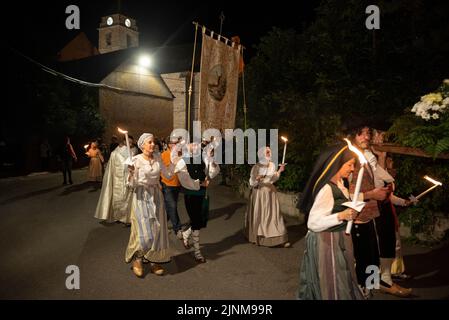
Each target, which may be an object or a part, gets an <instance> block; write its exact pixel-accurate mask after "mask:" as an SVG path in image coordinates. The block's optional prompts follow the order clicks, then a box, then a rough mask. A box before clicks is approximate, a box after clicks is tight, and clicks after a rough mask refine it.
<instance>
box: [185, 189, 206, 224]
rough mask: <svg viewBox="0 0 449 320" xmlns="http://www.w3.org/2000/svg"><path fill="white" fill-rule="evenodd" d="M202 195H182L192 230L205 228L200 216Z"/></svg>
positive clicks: (204, 222)
mask: <svg viewBox="0 0 449 320" xmlns="http://www.w3.org/2000/svg"><path fill="white" fill-rule="evenodd" d="M203 200H204V195H189V194H185V195H184V202H185V205H186V210H187V213H188V214H189V218H190V224H191V226H192V230H200V229H201V228H204V227H205V226H206V221H204V219H203V216H202V209H203Z"/></svg>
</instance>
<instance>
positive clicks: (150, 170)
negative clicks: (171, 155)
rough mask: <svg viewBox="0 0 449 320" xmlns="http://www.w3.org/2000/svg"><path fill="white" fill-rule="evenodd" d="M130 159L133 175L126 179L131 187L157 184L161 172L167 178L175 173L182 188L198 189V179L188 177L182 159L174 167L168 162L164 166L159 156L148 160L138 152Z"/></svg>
mask: <svg viewBox="0 0 449 320" xmlns="http://www.w3.org/2000/svg"><path fill="white" fill-rule="evenodd" d="M132 161H133V164H134V168H135V169H134V175H132V176H131V177H129V179H128V185H130V186H131V187H138V186H143V187H146V186H153V185H159V179H160V175H161V173H162V174H163V175H164V176H165V177H166V178H167V179H170V178H171V177H172V176H173V175H174V174H175V173H176V174H177V175H178V178H179V182H180V183H181V185H182V186H183V187H184V188H186V189H191V190H199V189H200V182H199V180H193V179H192V178H190V175H189V174H188V171H187V167H186V165H185V163H184V161H183V160H179V161H178V163H177V164H176V167H175V166H174V165H173V164H170V166H169V167H168V168H167V167H165V166H164V164H163V163H162V161H161V159H160V158H159V157H155V158H154V159H152V160H150V161H148V160H146V159H145V158H144V157H143V154H139V155H137V156H134V157H133V159H132Z"/></svg>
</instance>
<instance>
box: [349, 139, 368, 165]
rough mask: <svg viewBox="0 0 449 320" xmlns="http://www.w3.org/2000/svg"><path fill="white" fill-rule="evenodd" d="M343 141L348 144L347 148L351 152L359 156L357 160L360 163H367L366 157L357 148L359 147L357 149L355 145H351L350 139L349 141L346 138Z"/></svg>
mask: <svg viewBox="0 0 449 320" xmlns="http://www.w3.org/2000/svg"><path fill="white" fill-rule="evenodd" d="M344 140H345V141H346V143H347V144H348V148H349V150H351V151H352V152H354V153H355V154H356V155H357V156H358V157H359V161H360V164H362V165H363V164H366V163H368V161H367V160H366V158H365V156H364V155H363V153H362V152H361V151H360V150H359V149H357V148H356V147H354V146H353V145H352V143H351V141H349V140H348V139H346V138H345V139H344Z"/></svg>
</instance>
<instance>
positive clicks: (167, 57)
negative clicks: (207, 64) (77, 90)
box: [58, 44, 200, 83]
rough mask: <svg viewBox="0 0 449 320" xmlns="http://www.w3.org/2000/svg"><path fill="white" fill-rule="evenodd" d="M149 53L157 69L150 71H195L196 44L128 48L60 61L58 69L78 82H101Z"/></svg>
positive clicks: (196, 64)
mask: <svg viewBox="0 0 449 320" xmlns="http://www.w3.org/2000/svg"><path fill="white" fill-rule="evenodd" d="M199 52H200V50H196V53H197V54H196V56H197V57H196V58H195V68H194V71H195V72H197V71H199V66H200V54H198V53H199ZM141 54H148V55H150V56H151V57H152V60H153V64H154V66H153V67H151V70H152V71H153V72H155V73H158V74H165V73H174V72H184V71H190V70H191V68H192V54H193V44H191V45H178V46H170V47H157V48H148V49H147V48H142V47H138V48H128V49H124V50H118V51H113V52H109V53H104V54H99V55H95V56H91V57H88V58H84V59H79V60H75V61H68V62H60V63H59V64H58V70H59V71H61V72H63V73H65V74H67V75H69V76H71V77H74V78H77V79H80V80H84V81H88V82H94V83H99V82H101V81H102V80H103V79H104V78H106V77H107V76H108V75H109V74H110V73H111V72H113V71H114V70H116V69H117V68H118V67H119V66H120V65H122V64H123V63H124V62H126V61H128V60H129V61H132V59H136V60H137V59H138V57H139V55H141Z"/></svg>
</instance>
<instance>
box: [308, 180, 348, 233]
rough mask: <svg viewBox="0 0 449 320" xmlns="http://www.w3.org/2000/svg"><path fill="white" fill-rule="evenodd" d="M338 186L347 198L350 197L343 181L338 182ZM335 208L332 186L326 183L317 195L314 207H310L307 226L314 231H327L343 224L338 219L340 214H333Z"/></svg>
mask: <svg viewBox="0 0 449 320" xmlns="http://www.w3.org/2000/svg"><path fill="white" fill-rule="evenodd" d="M337 187H338V188H339V189H340V190H341V191H342V192H343V194H344V195H345V197H346V198H349V192H348V189H346V188H345V186H344V185H343V182H342V181H339V182H338V183H337ZM333 208H334V196H333V194H332V188H331V186H330V185H329V184H326V185H325V186H324V187H322V188H321V190H320V191H319V192H318V194H317V195H316V197H315V201H314V202H313V205H312V209H310V213H309V220H308V221H307V228H309V230H311V231H313V232H321V231H325V230H327V229H329V228H331V227H334V226H336V225H339V224H342V223H343V221H339V220H338V214H332V209H333Z"/></svg>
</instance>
